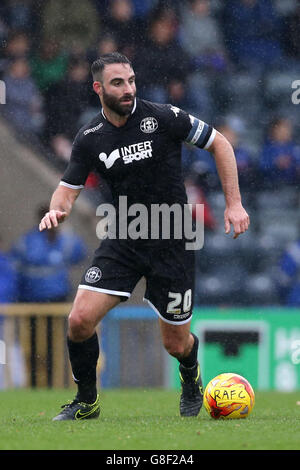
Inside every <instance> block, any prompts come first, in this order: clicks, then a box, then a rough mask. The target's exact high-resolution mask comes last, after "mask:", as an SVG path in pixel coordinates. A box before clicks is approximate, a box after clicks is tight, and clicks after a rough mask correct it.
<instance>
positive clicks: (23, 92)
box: [3, 58, 44, 134]
mask: <svg viewBox="0 0 300 470" xmlns="http://www.w3.org/2000/svg"><path fill="white" fill-rule="evenodd" d="M3 80H4V82H5V85H6V105H5V107H4V113H5V115H6V117H7V118H8V120H9V121H11V122H12V123H13V125H14V126H15V127H16V128H17V130H18V131H19V132H22V133H24V134H28V133H36V134H38V133H40V131H41V128H42V125H43V122H44V121H43V114H42V103H43V102H42V97H41V95H40V93H39V91H38V89H37V87H36V85H35V83H34V81H33V80H32V78H31V76H30V67H29V64H28V62H27V60H26V59H23V58H19V59H15V60H14V61H13V62H12V63H11V64H10V65H9V68H8V71H7V73H6V74H5V75H4V77H3Z"/></svg>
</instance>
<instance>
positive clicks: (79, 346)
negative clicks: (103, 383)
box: [67, 333, 99, 403]
mask: <svg viewBox="0 0 300 470" xmlns="http://www.w3.org/2000/svg"><path fill="white" fill-rule="evenodd" d="M67 345H68V350H69V357H70V362H71V366H72V372H73V379H74V382H75V383H76V384H77V386H78V393H77V398H78V399H79V400H80V401H82V402H85V403H94V401H95V400H96V398H97V374H96V367H97V361H98V357H99V342H98V336H97V333H94V335H93V336H91V337H90V338H89V339H87V340H85V341H80V342H75V341H72V340H71V339H70V338H69V337H68V338H67Z"/></svg>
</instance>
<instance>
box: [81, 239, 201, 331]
mask: <svg viewBox="0 0 300 470" xmlns="http://www.w3.org/2000/svg"><path fill="white" fill-rule="evenodd" d="M139 241H140V240H138V241H134V243H133V242H132V241H128V240H126V241H125V240H110V239H106V240H104V241H102V243H101V245H100V247H99V248H98V249H97V250H96V252H95V256H94V259H93V262H92V264H91V265H90V267H89V268H88V269H87V270H86V272H85V274H84V275H83V277H82V280H81V283H80V285H79V288H81V289H87V290H91V291H95V292H104V293H107V294H111V295H117V296H119V297H120V299H121V301H126V300H127V299H128V298H129V297H130V296H131V293H132V291H133V290H134V288H135V286H136V284H137V283H138V281H139V280H140V279H141V278H142V277H145V279H146V292H145V296H144V300H145V301H147V302H148V303H149V305H150V306H151V307H152V308H153V310H154V311H155V312H156V313H157V315H158V316H159V317H160V318H161V319H162V320H164V321H165V322H167V323H171V324H176V325H178V324H184V323H187V322H188V321H190V319H191V316H192V311H193V303H194V279H195V252H194V251H193V250H186V249H185V243H184V240H173V241H172V242H171V241H167V242H160V243H158V244H157V245H154V246H147V245H145V244H144V243H138V242H139Z"/></svg>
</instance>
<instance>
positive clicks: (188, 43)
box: [180, 0, 227, 71]
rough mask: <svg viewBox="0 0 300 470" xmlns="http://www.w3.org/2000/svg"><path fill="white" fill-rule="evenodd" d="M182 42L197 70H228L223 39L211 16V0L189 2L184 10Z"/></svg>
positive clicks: (181, 29)
mask: <svg viewBox="0 0 300 470" xmlns="http://www.w3.org/2000/svg"><path fill="white" fill-rule="evenodd" d="M180 40H181V45H182V47H183V49H184V50H185V51H186V53H187V54H188V55H189V56H190V57H191V59H192V63H193V65H194V67H196V68H197V69H198V68H200V69H205V70H206V71H216V70H218V71H220V70H223V69H224V68H226V61H227V59H226V54H225V47H224V44H223V38H222V34H221V31H220V28H219V25H218V23H217V21H216V20H215V18H214V17H213V16H212V14H211V1H210V0H188V2H187V4H186V5H185V6H184V7H183V9H182V19H181V23H180Z"/></svg>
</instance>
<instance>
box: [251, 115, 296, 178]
mask: <svg viewBox="0 0 300 470" xmlns="http://www.w3.org/2000/svg"><path fill="white" fill-rule="evenodd" d="M292 134H293V126H292V123H291V122H290V121H289V120H288V119H284V118H279V119H275V120H274V121H273V122H272V123H271V125H270V128H269V135H268V136H267V139H266V142H265V144H264V146H263V149H262V156H261V160H260V169H261V172H262V175H263V177H264V183H265V184H266V183H269V184H271V185H273V184H278V183H285V184H286V183H295V182H297V181H298V180H299V170H300V147H299V146H297V145H296V144H295V142H294V141H293V136H292Z"/></svg>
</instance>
